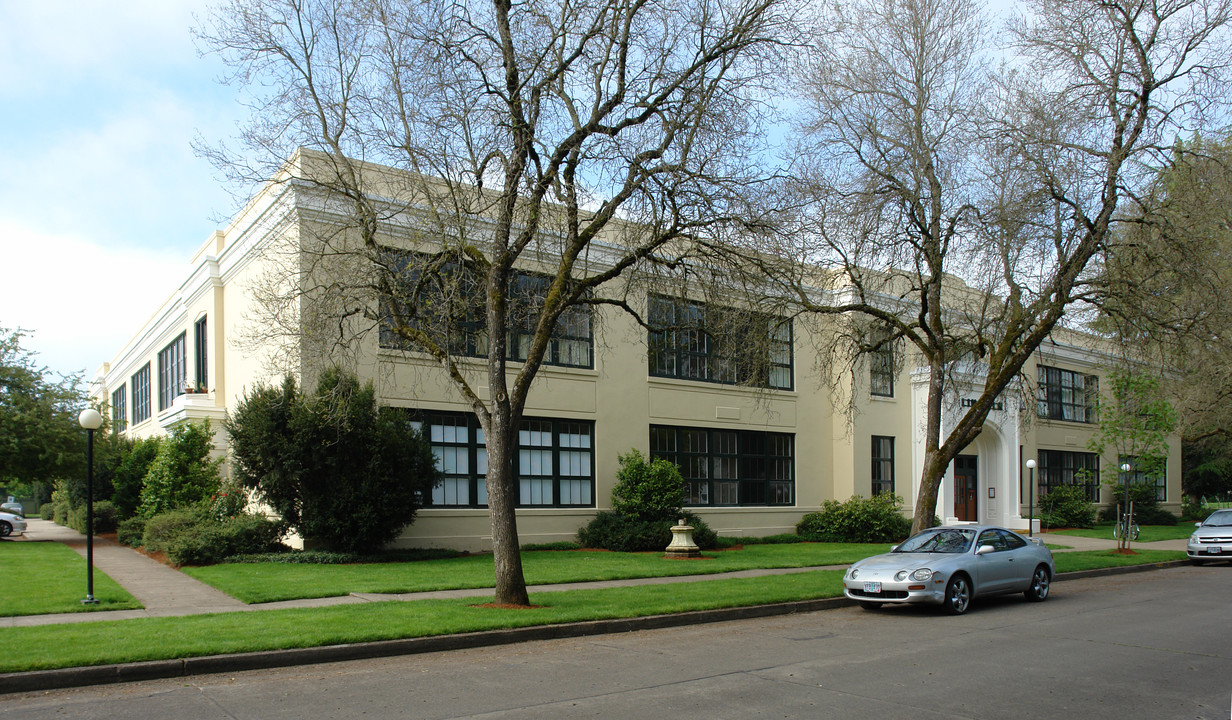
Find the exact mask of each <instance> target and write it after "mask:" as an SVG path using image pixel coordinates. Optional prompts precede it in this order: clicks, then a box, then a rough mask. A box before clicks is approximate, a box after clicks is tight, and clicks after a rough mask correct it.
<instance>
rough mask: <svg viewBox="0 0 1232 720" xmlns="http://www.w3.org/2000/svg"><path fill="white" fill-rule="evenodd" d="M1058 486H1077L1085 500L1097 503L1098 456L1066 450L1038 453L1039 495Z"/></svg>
mask: <svg viewBox="0 0 1232 720" xmlns="http://www.w3.org/2000/svg"><path fill="white" fill-rule="evenodd" d="M1060 485H1079V486H1081V487H1083V488H1084V489H1085V490H1086V494H1087V499H1088V500H1090V501H1091V502H1099V455H1097V454H1095V453H1084V452H1069V451H1066V450H1040V451H1039V494H1040V496H1041V497H1042V496H1044V495H1047V494H1048V491H1049V490H1051V489H1052V488H1054V487H1058V486H1060Z"/></svg>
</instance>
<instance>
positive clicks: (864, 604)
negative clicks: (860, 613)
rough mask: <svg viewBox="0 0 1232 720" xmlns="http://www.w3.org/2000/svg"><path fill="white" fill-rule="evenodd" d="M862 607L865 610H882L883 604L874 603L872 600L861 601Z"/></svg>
mask: <svg viewBox="0 0 1232 720" xmlns="http://www.w3.org/2000/svg"><path fill="white" fill-rule="evenodd" d="M860 607H862V608H864V609H865V610H880V609H881V603H879V602H872V601H871V600H861V601H860Z"/></svg>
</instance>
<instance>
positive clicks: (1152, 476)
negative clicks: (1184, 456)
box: [1117, 455, 1168, 502]
mask: <svg viewBox="0 0 1232 720" xmlns="http://www.w3.org/2000/svg"><path fill="white" fill-rule="evenodd" d="M1125 464H1128V465H1129V468H1130V469H1129V478H1128V480H1129V482H1130V483H1133V484H1136V485H1151V486H1154V488H1155V499H1156V500H1158V501H1160V502H1166V501H1167V500H1168V461H1167V460H1159V461H1157V462H1155V463H1152V465H1154V466H1155V467H1140V465H1141V463H1139V462H1138V456H1136V455H1122V456H1121V457H1120V459H1119V460H1118V462H1117V467H1118V468H1119V467H1120V466H1121V465H1125ZM1118 479H1120V480H1121V481H1122V482H1124V481H1125V478H1118Z"/></svg>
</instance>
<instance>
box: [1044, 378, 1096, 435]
mask: <svg viewBox="0 0 1232 720" xmlns="http://www.w3.org/2000/svg"><path fill="white" fill-rule="evenodd" d="M1038 373H1039V395H1038V400H1039V416H1040V417H1042V418H1048V419H1050V420H1069V421H1071V422H1081V423H1094V422H1096V421H1097V417H1096V412H1095V404H1096V400H1097V399H1098V398H1099V378H1098V377H1096V376H1095V375H1083V374H1082V373H1077V372H1074V371H1072V370H1062V369H1061V368H1055V367H1048V366H1045V365H1040V366H1039V368H1038Z"/></svg>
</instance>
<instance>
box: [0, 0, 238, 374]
mask: <svg viewBox="0 0 1232 720" xmlns="http://www.w3.org/2000/svg"><path fill="white" fill-rule="evenodd" d="M205 7H206V2H205V0H121V1H120V2H118V3H102V2H97V0H41V1H40V2H30V1H29V0H0V108H3V110H4V111H3V112H0V327H5V328H10V329H12V328H17V327H20V328H23V329H25V330H29V331H31V332H32V333H33V337H32V338H28V339H27V340H26V342H25V346H26V347H27V348H28V349H32V350H35V351H37V352H38V353H39V355H38V360H39V361H40V362H42V363H43V364H45V365H47V366H48V367H50V368H51V369H52V370H55V371H57V372H64V373H68V372H73V371H78V370H82V371H85V372H86V374H87V376H92V375H93V373H94V371H95V370H97V369H98V367H99V366H100V365H101V364H102V363H103V362H104V361H105V360H109V359H110V358H111V356H112V355H113V354H115V353H116V352H117V351H118V350H119V349H120V346H121V344H122V343H123V342H124V341H125V340H127V339H128V338H129V337H131V336H132V335H133V334H134V333H135V332H136V331H137V330H138V329H139V328H140V326H141V325H142V323H144V322H145V320H146V319H147V318H148V316H149V314H150V313H152V312H153V311H154V310H155V309H156V308H157V307H158V305H159V304H160V303H161V302H162V300H164V299H165V298H166V297H167V296H168V295H170V293H171V292H172V291H174V290H175V289H176V288H177V287H178V285H179V283H180V282H181V281H182V280H183V279H184V277H186V276H187V272H188V260H189V258H190V257H191V255H192V253H193V252H194V251H195V250H196V249H197V248H198V247H199V246H200V245H201V244H202V243H203V242H205V240H206V238H207V237H208V236H209V234H210V233H211V232H212V231H213V230H214V229H215V228H216V227H220V226H221V225H222V224H223V222H224V219H225V218H226V217H227V216H229V215H230V214H231V213H232V211H233V210H234V208H235V200H234V199H233V198H232V197H231V195H230V194H228V192H227V191H226V189H225V188H224V187H223V186H222V184H221V182H220V180H219V177H218V174H217V172H216V171H215V170H214V168H213V167H212V166H211V165H210V163H209V162H207V161H206V160H204V159H201V158H198V157H196V156H195V155H194V154H193V151H192V148H191V146H190V144H191V142H192V140H193V138H194V137H197V136H201V137H203V138H205V139H207V140H209V141H214V142H216V141H218V140H221V139H226V138H229V137H231V136H233V135H234V134H235V123H236V121H237V120H238V119H239V118H240V117H242V114H243V109H242V108H241V107H240V106H239V105H238V103H237V102H236V100H235V94H234V92H233V91H232V90H231V88H229V87H227V86H225V85H222V84H220V83H219V82H218V81H217V79H218V78H219V77H220V76H221V75H222V74H223V67H222V65H221V63H220V62H219V61H218V59H217V58H216V57H212V56H207V57H205V58H202V57H199V55H198V52H197V47H196V44H195V42H194V38H193V34H192V30H191V29H192V27H194V26H195V25H196V21H195V20H194V15H197V16H201V15H203V14H204V11H205Z"/></svg>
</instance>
